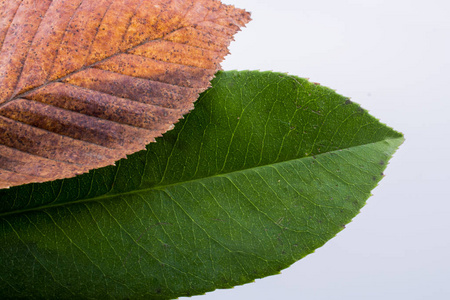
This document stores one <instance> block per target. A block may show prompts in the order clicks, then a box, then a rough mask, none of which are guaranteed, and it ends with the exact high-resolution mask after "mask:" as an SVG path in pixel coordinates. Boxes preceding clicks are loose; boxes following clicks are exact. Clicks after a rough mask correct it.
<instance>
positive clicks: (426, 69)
mask: <svg viewBox="0 0 450 300" xmlns="http://www.w3.org/2000/svg"><path fill="white" fill-rule="evenodd" d="M223 2H224V3H227V4H234V5H235V6H237V7H240V8H245V9H247V10H248V11H250V12H252V18H253V21H252V22H251V23H250V24H248V26H247V28H245V29H244V30H243V31H242V32H240V33H239V34H238V35H237V36H236V41H235V42H234V43H232V45H231V55H230V56H228V57H227V58H226V60H225V62H224V63H223V64H222V66H223V69H224V70H233V69H238V70H246V69H250V70H255V69H259V70H274V71H280V72H288V73H290V74H293V75H298V76H300V77H308V78H310V79H311V81H314V82H319V83H321V84H322V85H325V86H328V87H331V88H333V89H336V90H337V92H338V93H340V94H343V95H345V96H349V97H351V98H352V100H353V101H355V102H357V103H360V104H361V105H362V106H363V107H364V108H366V109H368V110H369V111H370V113H371V114H372V115H374V116H376V117H377V118H379V119H380V120H381V121H382V122H383V123H386V124H388V125H389V126H391V127H393V128H394V129H396V130H398V131H401V132H403V133H404V134H405V137H406V141H405V143H404V144H403V145H402V146H401V148H400V149H399V151H398V152H397V153H396V155H395V156H394V158H393V159H392V161H391V163H390V165H389V166H388V168H387V170H386V172H385V174H386V177H385V178H384V179H383V180H382V181H381V183H380V185H379V186H378V187H377V188H376V189H375V190H374V191H373V194H374V196H373V197H371V198H370V199H369V200H368V203H367V205H366V206H365V207H364V208H363V210H362V212H361V214H359V215H358V216H357V217H356V218H355V219H354V220H353V222H352V223H351V224H349V225H348V226H347V228H346V229H345V230H344V231H342V232H341V233H339V234H338V236H337V237H335V238H334V239H332V240H330V241H329V242H328V243H327V244H326V245H325V246H323V247H322V248H320V249H318V250H317V251H316V252H315V253H313V254H311V255H309V256H307V257H305V258H304V259H302V260H300V261H299V262H297V263H295V264H294V265H293V266H291V267H290V268H288V269H286V270H284V271H282V274H281V275H276V276H271V277H267V278H265V279H261V280H257V281H256V282H255V283H251V284H247V285H244V286H239V287H235V288H234V289H229V290H218V291H215V292H212V293H208V294H207V295H205V296H198V297H194V298H195V299H198V300H201V299H202V300H208V299H210V300H221V299H233V300H240V299H246V300H247V299H261V300H263V299H276V300H278V299H302V300H309V299H314V300H316V299H327V300H329V299H346V300H351V299H358V300H359V299H377V300H378V299H383V300H386V299H388V300H389V299H395V300H399V299H408V300H414V299H432V300H437V299H445V300H447V299H450V258H449V257H450V247H449V246H450V196H449V187H450V163H449V161H450V159H449V157H450V146H449V145H450V142H449V139H450V121H449V120H450V116H449V114H450V1H448V0H427V1H424V0H421V1H417V0H390V1H389V0H314V1H303V0H297V1H289V0H270V1H268V0H226V1H223Z"/></svg>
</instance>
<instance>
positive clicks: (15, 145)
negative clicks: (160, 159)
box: [0, 0, 249, 188]
mask: <svg viewBox="0 0 450 300" xmlns="http://www.w3.org/2000/svg"><path fill="white" fill-rule="evenodd" d="M32 2H33V1H26V0H24V1H21V2H20V5H18V6H17V7H15V5H17V3H19V2H18V1H11V2H8V3H5V2H3V3H1V5H3V6H5V5H6V6H8V5H10V6H9V7H5V12H4V13H3V14H2V15H0V39H1V38H2V35H4V38H3V39H1V40H3V41H2V43H1V44H0V54H3V53H4V52H5V51H6V53H8V48H7V47H8V46H9V47H11V45H8V41H9V40H8V32H9V34H11V31H10V29H11V26H13V25H14V24H13V23H14V20H15V17H16V15H17V14H18V12H19V13H22V11H21V7H25V8H28V7H27V5H28V6H30V5H33V3H32ZM38 2H39V4H40V5H45V3H49V1H45V0H40V1H38ZM76 2H77V1H75V0H69V1H64V0H62V1H53V2H51V3H49V5H48V6H47V9H46V10H45V14H44V16H43V17H42V19H41V20H40V21H39V26H38V28H37V29H36V31H35V32H34V34H33V36H32V37H31V39H30V37H28V39H29V42H28V44H26V46H27V49H25V50H26V51H27V53H26V54H25V55H24V54H23V53H22V54H20V53H19V54H18V55H19V56H20V55H22V58H20V57H19V59H18V61H14V59H16V60H17V58H14V54H15V53H16V52H14V53H13V54H12V55H10V56H11V57H12V59H11V60H10V61H12V63H11V64H8V65H3V64H2V65H0V84H1V85H2V87H3V86H6V88H8V87H9V90H7V91H6V93H9V94H11V91H13V92H12V95H10V96H9V97H7V98H6V100H5V97H4V96H3V100H2V98H0V102H2V101H3V104H1V106H0V188H1V187H7V186H11V185H19V184H24V183H29V182H42V181H47V180H54V179H58V178H66V177H72V176H74V175H76V174H81V173H84V172H86V171H88V170H90V169H93V168H98V167H102V166H106V165H110V164H112V163H114V162H115V161H116V160H118V159H120V158H123V157H125V156H126V154H130V153H133V152H135V151H138V150H140V149H143V148H144V147H145V145H146V144H148V143H149V142H151V141H154V138H155V137H157V136H160V135H161V134H162V133H164V132H165V131H167V130H168V129H170V128H171V127H172V126H173V123H175V122H176V121H177V120H178V119H180V118H181V117H182V115H183V114H185V113H186V112H188V111H189V110H190V109H192V107H193V105H192V103H193V102H194V101H195V99H196V98H197V97H198V94H199V93H200V92H201V91H203V90H205V89H206V88H207V87H208V86H209V81H210V80H211V79H212V77H213V76H214V73H215V72H216V71H217V70H218V69H219V67H220V66H219V63H220V61H221V60H222V59H223V57H224V56H225V55H226V54H227V53H228V52H227V50H226V47H227V46H228V44H229V42H230V40H231V39H232V36H233V34H234V33H235V32H236V31H237V30H239V27H240V26H243V25H245V23H247V22H248V21H249V15H248V13H246V12H244V11H242V10H238V9H235V8H234V7H231V6H225V5H223V4H221V3H220V2H218V1H214V0H200V1H179V0H176V1H161V0H160V1H150V0H142V1H137V0H136V1H135V0H128V1H127V0H124V1H106V2H105V3H106V4H105V3H102V2H99V3H100V4H103V5H107V8H106V9H105V10H104V12H103V13H102V14H100V13H99V14H100V15H99V16H101V18H100V21H99V22H98V25H97V26H96V28H95V34H94V37H93V38H92V40H91V41H90V43H89V44H88V45H87V44H86V43H84V44H83V45H84V46H85V47H86V46H87V47H89V49H87V52H86V49H85V50H84V51H85V52H86V53H87V54H85V55H84V56H83V55H81V56H80V57H81V59H82V60H83V63H82V66H81V67H80V62H79V61H76V60H74V59H72V60H71V57H70V56H68V60H66V61H63V62H60V63H61V64H55V62H58V61H59V60H61V59H59V57H60V56H61V53H64V51H66V52H67V51H68V50H67V49H64V47H63V46H62V45H63V42H64V41H65V37H66V32H68V28H70V26H71V22H72V20H76V19H77V18H79V17H77V16H76V12H79V11H80V7H81V6H82V5H83V3H86V1H78V2H80V3H79V5H78V6H77V7H76V9H75V12H74V13H73V14H72V15H71V17H70V20H71V21H69V22H67V25H66V26H67V27H65V30H64V32H63V34H62V37H61V39H60V45H59V46H58V47H57V48H55V47H54V45H53V48H52V49H56V50H54V51H53V53H54V55H53V57H51V59H52V63H51V65H52V66H51V67H50V68H51V69H52V70H53V77H52V73H49V74H47V73H48V72H46V71H45V70H42V67H43V66H44V67H45V63H48V62H46V61H45V60H44V58H47V59H48V57H47V56H45V55H44V54H45V50H48V49H46V48H45V47H44V48H39V47H35V48H33V47H32V46H31V45H33V46H35V45H36V44H39V43H40V42H42V40H39V39H41V36H40V35H39V34H41V35H42V33H41V32H40V31H39V30H42V29H40V28H43V27H42V26H44V27H45V26H47V25H48V24H46V23H45V20H46V16H47V17H48V15H47V13H48V11H49V10H50V7H51V5H53V4H54V5H58V4H60V5H62V7H64V5H75V4H76ZM55 3H57V4H55ZM131 3H134V4H135V6H134V9H133V13H132V15H130V18H129V20H128V22H127V25H126V27H125V28H126V29H125V30H122V32H123V35H122V36H119V35H117V31H116V29H114V28H111V27H107V24H106V23H108V22H109V23H112V21H114V20H112V19H111V18H112V17H114V16H112V17H110V16H109V15H108V13H110V14H111V13H115V14H116V15H117V16H119V14H120V13H122V10H120V12H118V11H117V7H118V6H120V4H122V8H123V9H124V10H126V9H130V6H129V5H130V4H131ZM86 5H87V6H89V5H91V4H86ZM127 5H128V6H127ZM157 6H159V8H160V9H161V10H160V13H159V14H158V15H157V17H156V18H155V16H154V15H149V17H148V18H147V19H139V20H138V21H134V20H135V19H136V18H138V17H139V16H138V14H139V13H140V14H145V13H146V12H140V10H139V9H141V8H143V7H145V8H151V9H154V8H155V7H157ZM98 7H103V6H98ZM182 7H184V10H182V9H180V8H182ZM186 7H187V8H186ZM2 8H3V7H2ZM8 9H9V10H8ZM202 10H203V11H202ZM12 11H14V13H13V14H12V13H11V12H12ZM180 11H182V15H183V17H179V15H180V14H181V13H180ZM200 12H203V13H204V17H203V19H200V20H197V19H195V18H194V17H195V16H196V15H195V14H196V13H197V18H198V15H199V14H200ZM49 14H51V13H49ZM192 14H193V15H194V17H192V16H190V15H192ZM171 15H172V16H175V17H173V18H170V16H171ZM211 16H212V17H211ZM214 16H216V17H215V19H214ZM188 17H189V18H190V19H189V22H190V23H189V22H187V23H186V21H185V19H184V18H188ZM108 18H109V19H108ZM161 19H162V20H163V23H161V22H159V21H160V20H161ZM168 19H170V20H168ZM5 20H6V21H5ZM8 20H10V24H7V26H4V24H5V23H8ZM151 20H156V23H151ZM116 21H117V19H116ZM80 22H81V21H80ZM133 22H134V23H133ZM136 22H137V23H136ZM139 22H141V23H144V24H145V25H146V26H147V27H146V28H145V29H142V30H143V31H144V32H145V30H147V35H148V34H150V35H148V36H144V38H143V37H142V36H138V37H136V36H133V34H131V33H130V31H133V30H135V33H136V34H137V35H141V34H142V31H139V30H137V29H139V28H141V27H142V26H140V25H139ZM164 22H169V25H170V22H172V23H171V24H172V25H171V26H173V28H171V27H170V28H169V29H170V30H167V29H166V31H164V30H162V33H160V32H161V30H160V28H159V31H158V26H164V24H166V23H164ZM103 23H105V25H103V26H102V24H103ZM133 24H134V25H133ZM161 24H163V25H161ZM174 24H175V25H174ZM2 25H3V26H4V27H2ZM21 25H22V27H26V26H23V24H19V25H18V26H17V27H20V26H21ZM115 25H116V26H117V27H120V26H121V25H120V22H119V23H118V24H115ZM169 25H168V26H169ZM133 26H134V27H135V28H134V27H133ZM148 27H152V28H153V27H154V28H153V29H154V30H156V31H155V32H156V33H157V34H156V37H155V32H152V31H151V30H153V29H148ZM5 28H6V30H5ZM136 28H137V29H136ZM155 28H156V29H155ZM72 29H73V28H72ZM75 29H77V28H76V27H75ZM131 29H133V30H131ZM52 30H53V29H52ZM104 31H107V32H111V34H110V35H108V36H111V35H113V39H114V38H116V39H120V40H121V41H122V42H121V45H111V46H109V44H108V42H109V41H107V42H106V43H105V41H97V40H98V37H99V36H100V38H102V37H101V35H102V34H103V32H104ZM12 32H14V29H13V30H12ZM75 32H76V31H75ZM50 33H51V32H50ZM70 34H71V33H68V35H70ZM114 34H116V37H114ZM152 34H153V35H152ZM158 34H159V35H158ZM37 36H39V37H38V38H37ZM44 37H45V35H44ZM52 38H53V36H51V34H50V35H49V36H48V39H52ZM10 39H11V38H10ZM123 41H126V42H127V46H123ZM47 42H48V41H47ZM72 42H73V41H72ZM99 43H100V44H101V46H99ZM102 43H103V44H102ZM5 44H6V47H4V46H5ZM13 47H14V45H13ZM102 47H103V48H102ZM105 47H106V48H105ZM107 47H110V48H109V50H108V49H107ZM5 48H6V50H5ZM69 48H70V47H69ZM69 48H68V49H69ZM39 49H42V50H41V51H42V53H38V52H37V51H39ZM61 49H63V50H61ZM102 49H105V50H104V53H107V54H108V56H105V55H103V56H104V57H102ZM111 49H112V50H111ZM114 49H115V50H116V51H115V52H114ZM69 50H70V49H69ZM33 51H34V52H33ZM10 52H11V51H10ZM77 52H78V51H77ZM113 52H114V53H113ZM30 53H31V54H30ZM111 53H112V54H111ZM30 55H31V56H30ZM39 55H41V59H42V60H41V61H39V60H33V57H34V58H36V57H37V58H39ZM74 55H75V54H74ZM75 56H76V55H75ZM30 57H31V58H30ZM42 57H44V58H42ZM93 57H94V58H98V57H100V58H98V59H97V60H96V59H94V58H93ZM29 60H31V62H29ZM0 62H1V58H0ZM39 63H40V64H39ZM14 64H16V65H19V68H20V72H18V75H17V71H18V70H17V67H16V69H14V68H11V66H13V67H14V66H15V65H14ZM61 65H63V66H64V68H63V69H64V71H65V72H62V71H61V68H60V67H58V66H61ZM8 66H10V68H9V70H13V73H14V72H15V73H16V76H15V77H14V78H15V81H16V82H15V84H14V85H13V86H11V81H10V80H8V79H10V77H11V75H10V73H8ZM39 67H40V68H41V69H38V70H37V71H36V68H39ZM58 68H59V69H58ZM5 69H6V73H5ZM33 70H34V72H33ZM67 70H68V71H67ZM42 71H44V73H45V74H46V75H47V76H46V77H45V78H44V79H43V77H44V76H35V74H36V73H39V72H40V73H42ZM47 71H48V70H47ZM58 72H59V73H58ZM5 74H6V75H5ZM55 74H58V75H57V76H55ZM13 75H14V74H13ZM8 76H9V77H8ZM5 78H6V80H5ZM48 78H50V79H51V80H48ZM5 82H6V83H5ZM1 95H2V92H0V96H1ZM3 95H5V92H3Z"/></svg>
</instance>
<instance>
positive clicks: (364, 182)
mask: <svg viewBox="0 0 450 300" xmlns="http://www.w3.org/2000/svg"><path fill="white" fill-rule="evenodd" d="M402 141H403V138H402V135H401V134H399V133H397V132H395V131H393V130H392V129H390V128H388V127H386V126H384V125H382V124H380V123H379V122H378V121H377V120H376V119H375V118H373V117H371V116H370V115H369V114H368V113H367V112H366V111H365V110H363V109H361V108H360V107H359V106H358V105H356V104H353V103H352V102H351V101H349V100H348V99H346V98H344V97H342V96H339V95H337V94H336V93H334V92H333V91H331V90H329V89H327V88H324V87H321V86H317V85H314V84H311V83H308V82H307V81H306V80H303V79H299V78H297V77H293V76H287V75H282V74H277V73H258V72H226V73H219V74H218V75H217V78H216V79H214V80H213V88H212V89H210V90H208V91H207V92H205V93H204V94H203V95H202V96H201V97H200V99H199V100H198V101H197V103H196V109H195V110H194V111H192V112H191V113H190V114H189V115H188V116H187V117H186V119H185V120H183V121H181V122H180V123H178V124H177V125H176V126H175V129H174V130H173V131H171V132H168V133H166V134H165V135H164V137H163V138H160V139H159V141H158V143H153V144H150V145H149V147H148V150H147V151H142V152H139V153H136V154H134V155H132V156H130V157H129V159H127V160H121V161H120V162H119V163H118V165H117V166H116V167H111V166H110V167H106V168H103V169H100V170H96V171H94V172H90V173H89V174H84V175H82V176H79V177H76V178H72V179H68V180H62V181H61V180H60V181H54V182H50V183H44V184H32V185H25V186H22V187H15V188H12V189H11V190H3V191H0V197H1V199H2V201H0V211H1V213H0V238H1V243H0V245H1V246H0V260H1V265H2V272H0V285H1V287H0V290H1V291H2V293H3V294H2V296H11V297H15V296H29V295H34V296H37V297H42V298H55V297H74V298H77V297H90V298H104V297H107V296H109V297H112V298H127V297H130V298H140V297H143V298H144V297H148V298H152V299H153V298H155V299H166V298H173V297H177V296H182V295H192V294H200V293H204V292H206V291H211V290H213V289H216V288H227V287H231V286H234V285H239V284H244V283H247V282H250V281H252V280H254V279H255V278H259V277H264V276H268V275H271V274H275V273H277V272H278V271H280V270H281V269H283V268H286V267H287V266H289V265H290V264H292V263H293V262H295V261H296V260H298V259H300V258H302V257H303V256H305V255H307V254H308V253H311V252H312V251H313V250H314V249H316V248H317V247H320V246H322V245H323V244H324V243H325V242H326V241H327V240H328V239H330V238H332V237H333V236H335V235H336V233H338V232H339V231H340V230H342V229H343V226H344V225H345V224H346V223H348V222H350V220H351V219H352V218H353V217H354V216H355V215H356V214H357V213H358V212H359V210H360V208H361V207H362V206H363V205H364V203H365V200H366V199H367V198H368V197H369V195H370V191H371V190H372V189H373V188H374V187H375V186H376V184H377V182H378V181H379V180H380V179H381V178H382V172H383V170H384V169H385V167H386V165H387V162H388V160H389V159H390V157H391V155H392V153H393V152H394V151H395V149H396V148H397V147H398V145H399V144H401V142H402Z"/></svg>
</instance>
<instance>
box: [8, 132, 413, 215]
mask: <svg viewBox="0 0 450 300" xmlns="http://www.w3.org/2000/svg"><path fill="white" fill-rule="evenodd" d="M403 141H404V138H403V137H399V138H389V139H385V140H381V141H377V142H372V143H368V144H364V145H359V146H354V147H351V148H343V149H340V150H337V151H330V152H324V153H321V154H317V155H314V156H307V157H300V158H296V159H290V160H286V161H282V162H276V163H273V164H267V165H263V166H256V167H252V168H246V169H241V170H236V171H233V172H228V173H220V174H215V175H211V176H208V177H202V178H196V179H192V180H187V181H183V182H177V183H171V184H166V185H155V186H153V187H151V188H143V189H139V188H138V189H135V190H132V191H129V192H123V193H117V194H111V193H106V194H104V195H101V196H98V197H94V198H86V199H81V200H76V201H73V202H70V203H58V204H52V205H44V206H40V207H36V208H30V209H21V210H16V211H11V212H6V213H0V217H6V216H11V215H14V214H22V213H27V212H32V211H40V210H45V209H48V208H55V207H63V206H68V205H74V204H80V203H87V202H96V201H102V200H108V199H113V198H120V197H122V196H127V195H135V194H140V193H145V192H150V191H154V190H164V189H167V188H170V187H172V186H177V185H183V184H188V183H192V182H199V181H203V180H205V179H210V178H216V177H226V176H227V175H231V174H234V173H241V172H244V171H247V170H258V169H264V168H267V167H276V166H279V165H283V164H285V163H289V162H291V161H297V160H301V159H308V158H318V157H321V156H323V155H328V154H330V153H337V152H340V151H345V150H348V149H353V150H358V149H362V148H364V147H367V146H370V145H376V144H378V143H383V142H387V143H389V144H391V147H392V148H394V149H395V148H397V147H398V146H399V145H401V144H402V143H403Z"/></svg>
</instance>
